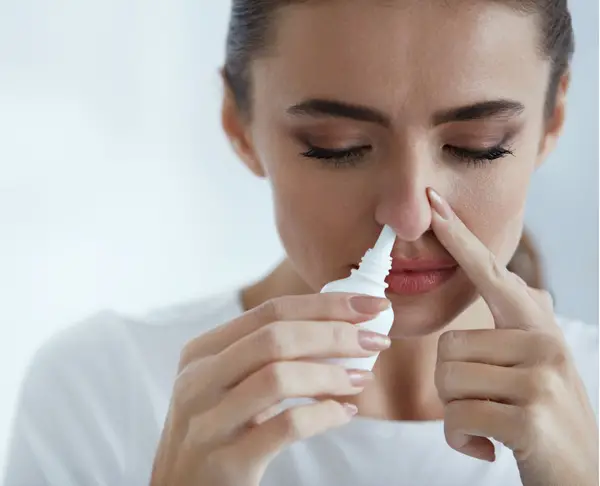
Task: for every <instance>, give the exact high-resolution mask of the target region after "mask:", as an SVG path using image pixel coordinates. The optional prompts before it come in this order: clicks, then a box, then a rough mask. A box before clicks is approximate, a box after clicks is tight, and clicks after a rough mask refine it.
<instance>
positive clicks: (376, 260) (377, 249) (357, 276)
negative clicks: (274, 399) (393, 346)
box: [279, 225, 396, 411]
mask: <svg viewBox="0 0 600 486" xmlns="http://www.w3.org/2000/svg"><path fill="white" fill-rule="evenodd" d="M395 240H396V234H395V233H394V230H392V228H390V227H389V226H387V225H386V226H384V227H383V230H382V231H381V234H380V235H379V238H378V239H377V242H376V243H375V246H374V247H373V248H371V249H370V250H367V252H366V253H365V254H364V256H363V257H362V260H361V262H360V265H359V267H358V269H353V270H352V271H351V272H350V276H349V277H346V278H344V279H342V280H335V281H333V282H329V283H328V284H327V285H325V287H323V288H322V289H321V293H326V292H348V293H356V294H363V295H372V296H374V297H384V298H385V289H386V288H387V286H388V285H387V283H385V278H386V277H387V276H388V273H389V272H390V269H391V268H392V258H391V257H390V254H391V252H392V248H393V246H394V241H395ZM393 323H394V311H393V309H392V307H391V306H390V307H389V308H387V309H386V310H384V311H383V312H381V313H380V314H379V315H378V316H377V317H376V318H375V319H372V320H370V321H367V322H363V323H360V324H357V327H360V328H361V329H366V330H368V331H374V332H378V333H380V334H385V335H387V334H388V333H389V332H390V329H391V328H392V324H393ZM378 356H379V353H377V354H375V355H372V356H369V357H367V358H332V359H324V360H322V361H323V362H325V363H335V364H340V365H342V366H344V367H345V368H346V369H358V370H366V371H372V370H373V367H374V366H375V361H377V357H378ZM319 361H321V360H319ZM314 402H315V400H314V399H312V398H288V399H287V400H284V401H283V402H281V404H280V405H279V411H283V410H285V409H287V408H290V407H292V406H298V405H308V404H311V403H314Z"/></svg>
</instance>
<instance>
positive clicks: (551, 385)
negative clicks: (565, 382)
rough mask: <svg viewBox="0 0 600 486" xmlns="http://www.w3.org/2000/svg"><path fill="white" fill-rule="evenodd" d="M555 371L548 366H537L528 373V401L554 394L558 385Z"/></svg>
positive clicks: (533, 401)
mask: <svg viewBox="0 0 600 486" xmlns="http://www.w3.org/2000/svg"><path fill="white" fill-rule="evenodd" d="M558 384H559V383H558V376H557V374H556V372H555V371H554V370H553V369H552V368H550V367H548V366H537V367H535V368H534V369H532V370H531V371H530V372H529V373H528V385H529V390H530V393H529V398H530V403H535V402H538V401H542V400H544V399H546V398H548V397H550V396H552V395H554V394H555V392H556V389H557V386H558Z"/></svg>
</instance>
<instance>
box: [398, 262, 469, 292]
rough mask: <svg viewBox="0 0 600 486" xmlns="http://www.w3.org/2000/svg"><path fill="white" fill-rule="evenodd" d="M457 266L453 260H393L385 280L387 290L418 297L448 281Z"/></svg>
mask: <svg viewBox="0 0 600 486" xmlns="http://www.w3.org/2000/svg"><path fill="white" fill-rule="evenodd" d="M457 269H458V264H457V263H456V262H455V261H453V260H447V259H445V260H403V259H397V258H395V259H393V261H392V270H391V271H390V274H389V275H388V277H387V278H386V282H387V284H388V290H389V291H390V292H391V293H394V294H398V295H419V294H425V293H428V292H431V291H433V290H435V289H437V288H439V287H441V286H442V285H443V284H445V283H446V282H447V281H448V280H450V279H451V278H452V277H453V276H454V274H455V273H456V270H457Z"/></svg>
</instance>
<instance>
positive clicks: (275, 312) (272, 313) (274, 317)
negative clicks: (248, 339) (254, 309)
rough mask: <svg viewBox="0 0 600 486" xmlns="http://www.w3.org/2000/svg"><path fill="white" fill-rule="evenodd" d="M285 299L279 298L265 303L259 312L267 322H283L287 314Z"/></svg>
mask: <svg viewBox="0 0 600 486" xmlns="http://www.w3.org/2000/svg"><path fill="white" fill-rule="evenodd" d="M285 307H286V306H285V297H277V298H275V299H269V300H267V301H265V302H263V303H262V304H261V306H260V309H259V312H260V314H262V315H263V316H264V318H265V320H266V321H267V322H274V321H280V320H283V318H284V316H285V314H286V312H285Z"/></svg>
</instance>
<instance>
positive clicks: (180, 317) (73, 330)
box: [29, 292, 241, 372]
mask: <svg viewBox="0 0 600 486" xmlns="http://www.w3.org/2000/svg"><path fill="white" fill-rule="evenodd" d="M240 312H241V310H240V305H239V302H238V297H237V293H234V292H229V293H226V294H221V295H217V296H211V297H205V298H202V299H198V300H195V301H189V302H185V303H179V304H175V305H171V306H168V307H161V308H158V309H154V310H152V311H149V312H146V313H144V314H142V315H127V314H124V313H118V312H114V311H103V312H99V313H97V314H95V315H93V316H90V317H89V318H86V319H84V320H82V321H81V322H79V323H76V324H75V325H72V326H70V327H68V328H66V329H64V330H62V331H60V332H58V333H56V334H55V335H54V336H52V337H51V338H50V339H48V340H47V341H46V342H45V343H43V345H42V346H41V347H40V348H39V349H38V351H37V352H36V354H35V355H34V358H33V360H32V362H31V365H30V367H29V371H30V372H31V371H34V370H35V368H38V369H48V368H50V369H56V368H65V367H66V366H72V365H73V364H78V365H81V366H84V367H86V368H89V369H97V370H98V371H102V369H103V367H104V366H105V365H110V366H111V367H115V366H119V365H124V364H126V363H125V361H128V359H127V358H128V357H129V359H133V358H135V357H136V356H137V358H141V357H142V356H141V355H143V354H146V353H148V352H152V351H159V349H160V350H161V353H160V354H161V355H163V356H165V355H171V354H177V353H178V352H179V351H180V348H182V347H183V346H184V345H185V343H186V342H187V341H188V340H190V339H193V338H194V337H197V336H199V335H201V334H203V333H204V332H206V331H208V330H210V329H211V328H213V327H215V326H217V325H220V324H222V323H223V322H226V321H228V320H230V319H233V318H234V317H236V316H237V315H238V314H239V313H240Z"/></svg>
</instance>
